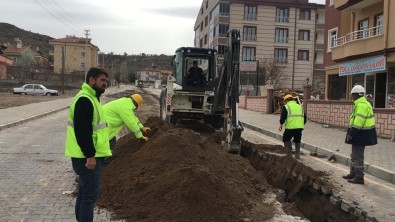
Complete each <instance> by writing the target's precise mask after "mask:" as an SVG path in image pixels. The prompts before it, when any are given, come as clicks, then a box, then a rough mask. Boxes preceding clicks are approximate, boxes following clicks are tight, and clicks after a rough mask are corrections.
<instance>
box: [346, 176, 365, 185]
mask: <svg viewBox="0 0 395 222" xmlns="http://www.w3.org/2000/svg"><path fill="white" fill-rule="evenodd" d="M347 181H348V182H349V183H355V184H364V183H365V182H364V180H363V177H354V178H353V179H349V180H347Z"/></svg>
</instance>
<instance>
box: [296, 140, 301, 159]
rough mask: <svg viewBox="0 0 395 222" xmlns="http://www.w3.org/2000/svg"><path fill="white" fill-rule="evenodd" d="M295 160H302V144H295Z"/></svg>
mask: <svg viewBox="0 0 395 222" xmlns="http://www.w3.org/2000/svg"><path fill="white" fill-rule="evenodd" d="M295 159H297V160H300V143H295Z"/></svg>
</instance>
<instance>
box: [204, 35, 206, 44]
mask: <svg viewBox="0 0 395 222" xmlns="http://www.w3.org/2000/svg"><path fill="white" fill-rule="evenodd" d="M204 44H205V45H206V44H207V34H206V35H204Z"/></svg>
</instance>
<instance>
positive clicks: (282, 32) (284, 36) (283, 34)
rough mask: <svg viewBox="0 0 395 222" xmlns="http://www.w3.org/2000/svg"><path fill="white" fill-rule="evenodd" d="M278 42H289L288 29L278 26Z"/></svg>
mask: <svg viewBox="0 0 395 222" xmlns="http://www.w3.org/2000/svg"><path fill="white" fill-rule="evenodd" d="M275 34H276V36H275V42H276V43H288V29H281V28H276V33H275Z"/></svg>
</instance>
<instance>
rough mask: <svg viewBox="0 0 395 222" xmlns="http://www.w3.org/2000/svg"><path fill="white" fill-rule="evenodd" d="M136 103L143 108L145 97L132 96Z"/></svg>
mask: <svg viewBox="0 0 395 222" xmlns="http://www.w3.org/2000/svg"><path fill="white" fill-rule="evenodd" d="M130 97H131V98H132V99H133V100H134V101H135V102H136V103H137V105H138V106H141V104H143V101H144V100H143V97H141V96H140V94H132V95H131V96H130Z"/></svg>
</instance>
